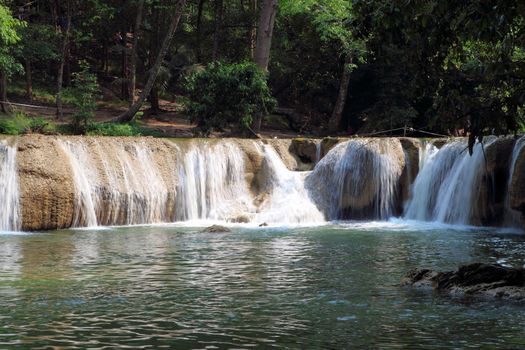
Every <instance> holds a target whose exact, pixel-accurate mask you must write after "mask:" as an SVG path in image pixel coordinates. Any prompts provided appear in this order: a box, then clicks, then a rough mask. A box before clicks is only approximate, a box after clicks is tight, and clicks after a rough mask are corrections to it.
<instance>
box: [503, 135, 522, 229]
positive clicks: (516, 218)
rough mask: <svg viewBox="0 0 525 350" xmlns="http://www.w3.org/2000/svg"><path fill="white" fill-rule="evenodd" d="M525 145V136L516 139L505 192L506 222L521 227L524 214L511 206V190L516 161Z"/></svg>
mask: <svg viewBox="0 0 525 350" xmlns="http://www.w3.org/2000/svg"><path fill="white" fill-rule="evenodd" d="M524 146H525V136H522V137H521V138H519V139H518V140H517V141H516V143H515V144H514V148H513V150H512V158H511V163H510V170H509V179H508V182H507V193H506V194H505V217H504V222H505V224H506V225H508V226H516V227H519V226H521V225H522V214H521V213H520V212H519V211H516V210H514V209H512V208H511V207H510V191H511V188H512V180H513V177H514V172H515V169H516V162H517V160H518V157H519V155H520V153H521V151H522V149H523V147H524Z"/></svg>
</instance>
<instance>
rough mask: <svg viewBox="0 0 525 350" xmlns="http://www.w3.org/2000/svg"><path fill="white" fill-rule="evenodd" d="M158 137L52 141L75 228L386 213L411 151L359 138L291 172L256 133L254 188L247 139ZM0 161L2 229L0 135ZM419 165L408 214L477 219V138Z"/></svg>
mask: <svg viewBox="0 0 525 350" xmlns="http://www.w3.org/2000/svg"><path fill="white" fill-rule="evenodd" d="M156 142H157V141H151V143H150V141H143V140H131V141H122V140H119V139H104V140H97V139H92V138H71V139H68V140H63V141H59V143H60V144H61V146H62V148H63V150H64V152H65V153H66V155H67V156H68V160H69V162H70V165H71V169H72V172H73V177H74V179H73V180H74V186H75V198H74V208H73V212H74V217H73V226H74V227H93V226H100V225H103V226H110V225H140V224H154V223H170V222H175V221H186V222H187V221H192V222H198V221H201V222H205V221H208V222H209V221H210V220H211V221H228V222H232V221H233V222H238V218H242V220H243V221H242V222H250V223H251V225H259V224H262V223H266V224H269V225H272V226H276V225H297V224H299V225H317V224H320V223H323V222H325V220H339V219H345V220H346V219H377V220H387V219H389V218H391V217H392V216H393V215H395V213H396V210H397V209H398V206H399V201H398V200H399V198H398V194H397V188H398V185H399V183H400V179H401V177H400V176H401V173H402V171H403V167H404V164H403V162H405V164H406V162H407V161H408V160H409V157H408V155H407V154H405V152H404V151H403V149H402V148H401V146H400V143H399V141H398V140H392V139H357V140H350V141H347V142H343V143H340V144H338V145H336V146H335V147H334V148H333V149H332V150H331V151H330V152H329V153H328V154H327V155H325V156H324V157H323V158H322V159H321V160H319V161H318V164H317V165H316V167H315V169H314V170H313V171H311V172H298V171H290V170H289V169H287V167H286V166H285V164H284V163H283V161H282V160H281V158H280V157H279V155H278V154H277V152H276V151H275V149H274V148H273V147H272V146H270V145H263V144H262V143H260V142H256V143H255V144H256V145H257V147H258V150H259V152H260V154H259V155H260V159H262V169H261V172H262V173H261V174H260V175H259V180H258V181H263V180H264V182H265V184H263V185H262V187H264V188H262V189H261V192H260V193H252V192H251V189H250V188H249V185H248V183H247V181H246V169H245V165H246V164H245V153H244V151H243V150H242V149H241V148H240V147H241V146H242V147H245V146H244V144H238V143H236V142H233V141H229V140H221V141H210V142H201V141H199V142H193V141H190V142H188V143H187V144H186V145H185V146H181V147H178V146H176V145H175V144H170V145H171V146H170V145H168V144H169V143H168V142H165V143H162V142H161V141H159V142H157V143H156ZM239 145H241V146H239ZM524 146H525V138H522V139H520V140H518V141H517V142H516V144H515V147H514V151H513V154H512V161H511V167H510V179H509V183H508V186H509V188H510V185H511V182H512V176H513V175H514V172H515V164H516V161H517V159H518V155H519V154H520V151H521V150H522V149H523V147H524ZM243 149H244V148H243ZM319 155H320V148H318V154H317V156H318V157H319ZM256 158H257V157H256ZM0 166H1V168H0V201H1V204H0V205H1V206H2V208H1V210H2V211H1V214H0V230H19V229H20V226H21V225H20V203H19V201H20V199H19V196H20V195H19V188H18V187H19V185H18V176H17V171H16V147H11V146H9V145H8V144H7V143H6V142H5V141H4V142H2V143H1V144H0ZM419 168H420V172H419V174H418V175H417V177H416V179H415V182H414V184H413V186H412V189H411V193H412V197H411V199H410V200H409V202H408V203H407V205H406V208H405V212H404V218H405V219H408V220H417V221H426V222H439V223H446V224H454V225H472V224H477V221H476V220H475V219H476V211H477V209H478V208H477V207H476V203H475V199H476V198H478V192H479V187H480V186H479V184H480V181H481V177H482V176H483V174H484V172H485V162H484V155H483V150H482V148H481V145H480V144H477V145H476V146H475V148H474V154H473V156H472V157H471V156H469V155H468V151H467V144H466V142H464V141H454V142H451V143H449V144H447V145H445V146H444V147H443V148H441V149H439V150H438V149H437V148H436V147H435V146H434V145H432V144H431V143H423V144H422V146H421V149H420V152H419ZM261 179H263V180H261ZM254 186H255V185H254ZM253 190H254V191H256V189H253ZM507 192H508V189H507ZM505 205H506V213H505V224H506V225H511V226H515V227H517V226H519V225H521V221H520V219H521V214H520V213H518V212H515V211H513V210H511V209H510V205H509V198H508V195H507V198H506V201H505Z"/></svg>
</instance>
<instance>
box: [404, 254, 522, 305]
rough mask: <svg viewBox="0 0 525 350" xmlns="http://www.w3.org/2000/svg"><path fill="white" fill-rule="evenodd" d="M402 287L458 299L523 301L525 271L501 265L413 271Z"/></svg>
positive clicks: (477, 265)
mask: <svg viewBox="0 0 525 350" xmlns="http://www.w3.org/2000/svg"><path fill="white" fill-rule="evenodd" d="M401 285H403V286H410V287H414V288H420V289H432V290H435V291H437V292H439V293H443V294H446V295H449V296H457V297H469V296H470V297H482V298H494V299H508V300H519V301H523V300H525V271H524V270H523V269H517V268H512V267H505V266H501V265H492V264H481V263H475V264H470V265H464V266H461V267H459V269H458V270H456V271H446V272H438V271H433V270H428V269H414V270H411V271H409V272H408V273H407V274H406V275H405V277H404V278H403V280H402V282H401Z"/></svg>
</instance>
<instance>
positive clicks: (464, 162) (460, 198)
mask: <svg viewBox="0 0 525 350" xmlns="http://www.w3.org/2000/svg"><path fill="white" fill-rule="evenodd" d="M426 159H427V160H426V161H424V166H423V168H422V170H421V171H420V173H419V174H418V176H417V178H416V181H415V182H414V186H413V189H412V198H411V200H410V201H409V203H408V205H407V207H406V211H405V217H406V218H407V219H414V220H421V221H438V222H445V223H450V224H463V225H466V224H471V223H472V221H473V216H474V214H475V213H473V208H474V206H473V204H474V203H473V202H474V199H475V195H476V193H477V188H478V186H479V182H480V179H481V175H482V174H483V173H484V171H485V159H484V150H483V145H482V144H479V143H478V144H476V145H475V146H474V152H473V154H472V156H470V155H469V153H468V147H467V143H466V141H454V142H452V143H449V144H447V145H445V146H443V148H441V149H440V150H439V151H438V152H435V150H433V151H431V152H430V153H429V156H428V157H427V158H426Z"/></svg>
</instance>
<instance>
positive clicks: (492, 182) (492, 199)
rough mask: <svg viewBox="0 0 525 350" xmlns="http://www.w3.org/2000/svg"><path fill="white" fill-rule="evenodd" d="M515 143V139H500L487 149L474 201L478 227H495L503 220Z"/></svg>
mask: <svg viewBox="0 0 525 350" xmlns="http://www.w3.org/2000/svg"><path fill="white" fill-rule="evenodd" d="M514 143H515V141H514V139H513V138H498V139H496V140H495V141H494V142H492V143H490V144H489V145H488V146H487V147H486V148H485V159H486V162H485V168H484V169H483V170H484V171H483V176H481V180H480V185H479V187H478V193H476V194H475V198H476V200H475V201H474V213H476V215H475V217H474V220H475V223H476V224H478V225H494V224H497V223H498V222H500V221H501V220H502V219H503V215H504V210H505V200H506V196H507V181H508V179H509V168H510V166H511V164H510V163H511V158H512V150H513V148H514Z"/></svg>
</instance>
